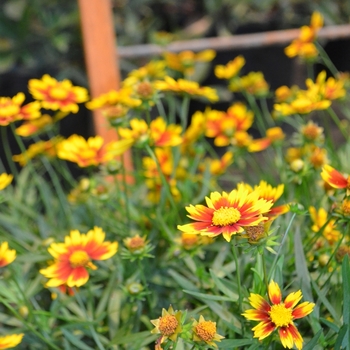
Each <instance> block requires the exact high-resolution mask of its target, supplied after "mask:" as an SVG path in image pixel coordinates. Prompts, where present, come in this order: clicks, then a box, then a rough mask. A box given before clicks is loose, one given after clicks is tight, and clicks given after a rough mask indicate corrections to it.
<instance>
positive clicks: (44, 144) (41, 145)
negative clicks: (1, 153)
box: [12, 136, 62, 166]
mask: <svg viewBox="0 0 350 350" xmlns="http://www.w3.org/2000/svg"><path fill="white" fill-rule="evenodd" d="M61 141H62V137H61V136H56V137H53V138H52V139H51V140H48V141H39V142H36V143H32V144H31V145H30V146H29V147H28V149H27V150H26V151H25V152H24V153H21V154H16V155H14V156H12V159H13V160H14V161H15V162H18V163H19V164H20V165H21V166H25V165H26V164H27V163H28V161H29V160H30V159H33V158H35V157H37V156H39V155H45V156H47V157H50V158H52V157H56V155H57V145H58V143H59V142H61Z"/></svg>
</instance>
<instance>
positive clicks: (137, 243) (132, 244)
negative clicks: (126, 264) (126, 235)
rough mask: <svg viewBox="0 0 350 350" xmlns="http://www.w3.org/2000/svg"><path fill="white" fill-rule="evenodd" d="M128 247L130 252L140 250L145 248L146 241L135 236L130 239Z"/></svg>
mask: <svg viewBox="0 0 350 350" xmlns="http://www.w3.org/2000/svg"><path fill="white" fill-rule="evenodd" d="M127 246H128V248H129V249H130V250H136V249H140V248H143V247H144V246H145V240H144V238H142V237H140V236H135V237H132V238H131V239H130V241H129V242H128V244H127Z"/></svg>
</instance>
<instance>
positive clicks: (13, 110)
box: [0, 92, 41, 126]
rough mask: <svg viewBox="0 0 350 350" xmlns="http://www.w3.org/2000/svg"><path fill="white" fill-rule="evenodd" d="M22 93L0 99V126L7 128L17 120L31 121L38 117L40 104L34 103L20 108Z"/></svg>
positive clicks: (22, 98)
mask: <svg viewBox="0 0 350 350" xmlns="http://www.w3.org/2000/svg"><path fill="white" fill-rule="evenodd" d="M24 100H25V95H24V93H23V92H19V93H18V94H17V95H16V96H14V97H12V98H11V97H0V126H7V125H9V124H11V123H13V122H15V121H17V120H33V119H36V118H39V117H40V115H41V114H40V103H39V102H38V101H34V102H31V103H28V104H26V105H24V106H22V104H23V102H24Z"/></svg>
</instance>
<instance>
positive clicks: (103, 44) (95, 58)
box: [78, 0, 132, 170]
mask: <svg viewBox="0 0 350 350" xmlns="http://www.w3.org/2000/svg"><path fill="white" fill-rule="evenodd" d="M78 3H79V9H80V21H81V28H82V34H83V43H84V51H85V64H86V70H87V75H88V79H89V85H90V94H91V97H92V98H94V97H97V96H99V95H101V94H104V93H106V92H108V91H110V90H118V89H119V86H120V73H119V64H118V55H116V49H117V41H116V35H115V33H114V25H113V16H112V4H111V1H110V0H78ZM93 120H94V128H95V132H96V134H97V135H101V136H102V137H103V138H104V140H105V141H106V142H109V141H112V140H116V139H117V133H116V131H115V130H114V129H111V128H110V127H109V124H108V121H107V120H106V118H105V117H104V116H103V115H102V113H101V111H99V110H95V111H94V112H93ZM131 164H132V163H131V156H130V152H127V153H126V154H125V156H124V165H125V167H126V170H131V169H132V165H131Z"/></svg>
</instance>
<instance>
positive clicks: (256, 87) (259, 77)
mask: <svg viewBox="0 0 350 350" xmlns="http://www.w3.org/2000/svg"><path fill="white" fill-rule="evenodd" d="M229 89H230V90H231V91H233V92H243V91H244V92H246V93H248V94H250V95H255V96H266V95H267V94H268V92H269V84H268V83H267V82H266V80H265V78H264V74H263V73H262V72H250V73H248V74H247V75H245V76H243V77H240V78H237V79H234V80H232V81H231V82H230V84H229Z"/></svg>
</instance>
